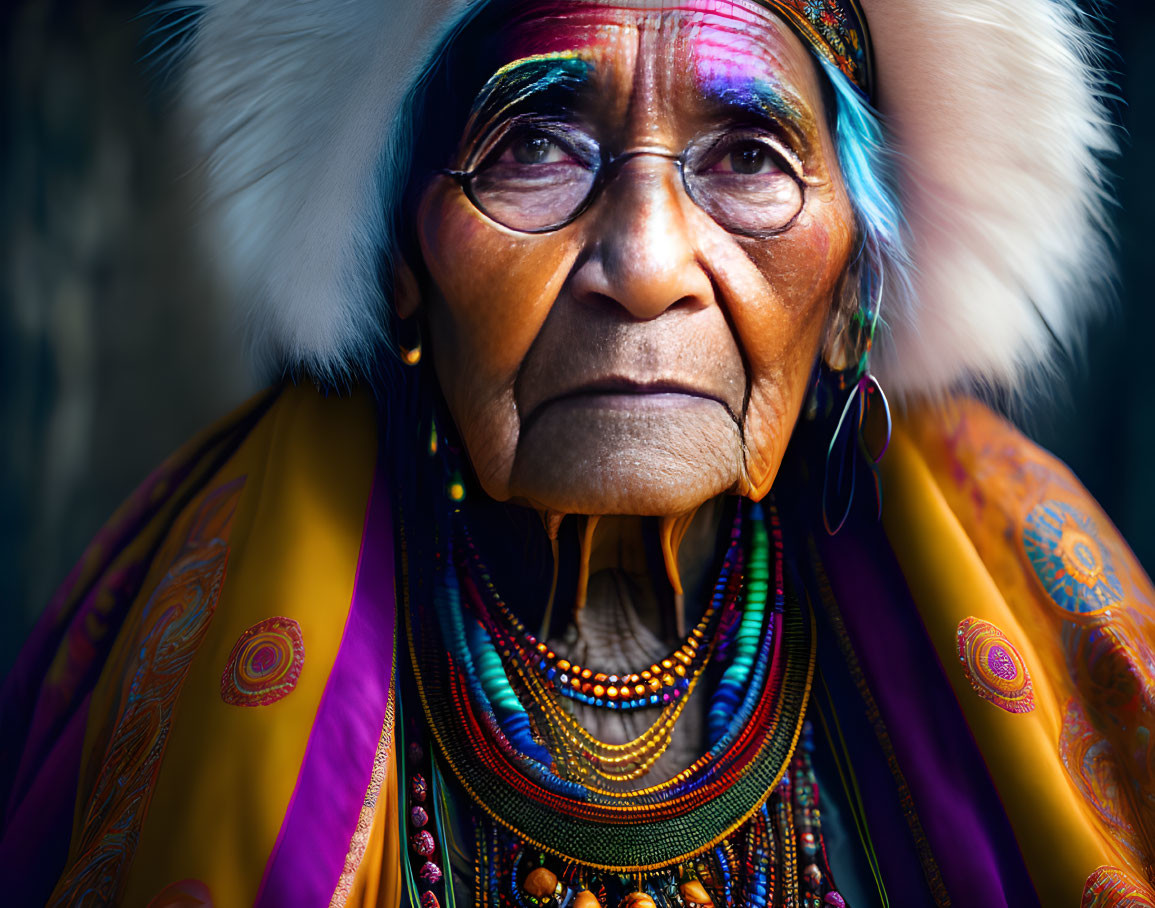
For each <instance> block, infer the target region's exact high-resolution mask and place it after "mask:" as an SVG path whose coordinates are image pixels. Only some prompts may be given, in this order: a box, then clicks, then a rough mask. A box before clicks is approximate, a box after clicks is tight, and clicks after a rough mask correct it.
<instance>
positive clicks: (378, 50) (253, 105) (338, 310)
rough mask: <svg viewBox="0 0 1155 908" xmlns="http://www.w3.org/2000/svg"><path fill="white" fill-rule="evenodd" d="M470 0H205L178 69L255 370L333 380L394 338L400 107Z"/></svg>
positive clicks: (224, 266)
mask: <svg viewBox="0 0 1155 908" xmlns="http://www.w3.org/2000/svg"><path fill="white" fill-rule="evenodd" d="M464 6H465V0H324V2H322V0H205V2H204V3H203V5H202V12H201V15H200V18H199V22H198V24H197V26H196V32H195V35H194V37H193V42H192V48H191V50H190V51H189V55H188V58H187V60H186V62H185V64H184V69H183V73H182V78H181V83H182V84H181V88H180V95H181V107H182V113H183V114H184V115H185V116H186V117H187V118H188V119H189V121H190V125H191V127H192V130H193V134H194V141H195V142H196V144H197V146H198V147H199V149H200V150H201V153H202V154H203V156H204V162H205V167H206V168H207V192H208V199H207V202H208V215H209V216H208V219H207V223H206V225H205V226H206V228H207V231H208V241H209V243H210V249H212V250H214V251H215V253H216V255H217V259H218V262H219V266H220V268H221V270H222V272H223V275H224V278H225V283H226V287H227V290H228V292H229V293H230V294H231V295H232V296H233V297H234V298H235V299H236V300H237V303H238V306H239V308H240V309H241V311H242V313H243V316H244V319H245V321H246V323H247V327H248V331H249V335H250V339H251V342H252V345H253V348H254V354H255V356H256V359H257V361H258V365H259V366H260V367H261V368H263V369H268V368H270V367H271V368H274V369H278V368H279V369H304V370H305V371H308V372H311V373H313V374H314V375H316V376H318V377H319V378H322V379H325V380H330V381H332V380H342V379H345V378H347V377H349V376H350V374H351V373H355V372H358V371H362V370H363V368H364V366H365V365H366V362H367V360H369V359H370V358H371V357H373V356H375V355H377V354H378V353H379V351H380V350H381V346H382V341H383V340H384V334H385V325H386V324H387V313H386V310H385V305H384V304H385V300H384V296H383V292H382V291H383V288H382V286H381V279H380V275H381V270H382V269H381V262H382V260H383V256H384V255H385V254H386V249H385V237H386V229H387V222H386V212H387V211H388V210H389V206H390V205H391V203H392V201H393V200H392V199H391V198H390V195H391V194H392V193H393V192H394V187H393V181H392V180H391V179H389V177H390V175H391V171H395V170H396V169H397V168H398V166H399V165H400V164H401V163H403V162H402V161H400V160H399V159H398V157H399V155H403V154H404V150H403V149H401V148H400V147H399V146H400V142H398V143H397V144H396V145H395V144H394V142H393V141H391V138H392V139H396V138H398V137H399V134H400V136H405V135H407V130H406V129H405V128H404V126H403V125H402V128H400V129H398V128H396V124H395V119H396V115H397V113H398V112H399V110H400V109H401V107H402V104H403V102H404V100H405V96H406V95H407V93H408V92H409V90H410V88H411V86H412V85H413V84H414V82H415V81H416V80H417V78H418V77H419V76H420V74H421V72H422V70H423V68H424V64H425V62H426V59H427V58H428V56H429V55H430V53H431V52H432V50H433V49H434V47H435V46H436V44H437V43H438V41H439V40H440V39H441V37H442V35H443V33H444V31H445V30H446V28H447V26H448V25H449V24H450V23H452V21H453V20H454V19H456V18H457V16H458V15H459V12H460V9H461V8H462V7H464Z"/></svg>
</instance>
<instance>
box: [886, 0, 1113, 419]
mask: <svg viewBox="0 0 1155 908" xmlns="http://www.w3.org/2000/svg"><path fill="white" fill-rule="evenodd" d="M863 6H864V8H865V12H866V16H867V21H868V22H869V23H870V29H871V35H872V38H873V41H874V48H875V55H876V59H877V60H878V65H877V73H878V77H879V88H878V94H879V98H878V107H879V109H880V111H881V113H882V115H883V118H884V120H885V121H886V123H887V126H888V128H889V130H890V132H891V133H892V136H893V142H894V146H895V151H896V157H897V162H898V182H899V188H900V193H901V196H902V202H903V212H904V214H905V217H906V221H907V225H908V227H909V238H908V243H909V251H910V256H911V260H912V262H913V266H914V273H913V276H912V281H911V285H912V290H913V295H912V297H911V298H906V299H903V298H897V297H893V296H892V297H884V300H883V304H882V317H883V319H884V320H885V329H884V330H883V331H882V332H880V333H881V337H880V342H879V353H880V357H879V362H878V372H879V376H880V380H881V381H882V382H883V385H884V387H886V388H887V389H892V388H893V389H894V390H895V391H897V392H898V393H899V394H900V395H901V396H903V397H906V398H908V399H909V398H914V397H919V396H927V395H931V396H935V395H939V394H942V393H944V392H947V391H949V390H953V389H955V388H957V387H958V386H960V385H969V386H971V387H976V386H977V387H978V388H980V389H981V388H987V389H1002V390H1009V391H1012V392H1016V393H1017V392H1021V391H1022V389H1023V388H1024V386H1025V385H1029V384H1031V383H1033V382H1037V381H1038V376H1037V373H1038V367H1040V366H1044V367H1047V366H1052V363H1053V362H1054V360H1053V355H1054V354H1055V353H1056V352H1057V351H1056V350H1055V345H1056V343H1058V344H1059V345H1061V346H1063V347H1065V348H1067V349H1070V348H1073V347H1077V346H1079V343H1080V341H1081V338H1082V332H1083V328H1084V325H1085V321H1086V317H1087V316H1088V315H1090V314H1091V313H1093V312H1094V311H1095V310H1096V309H1097V308H1098V306H1099V304H1100V303H1101V302H1102V298H1103V295H1104V294H1105V291H1106V290H1107V286H1106V285H1107V283H1108V279H1109V278H1110V277H1111V276H1112V275H1113V268H1112V265H1111V262H1110V254H1109V251H1108V249H1107V243H1106V239H1105V237H1106V230H1105V216H1104V204H1105V200H1106V193H1105V185H1104V184H1105V177H1104V174H1103V169H1102V165H1101V163H1100V159H1101V157H1102V156H1104V155H1106V154H1109V153H1111V152H1113V151H1114V148H1115V146H1114V138H1113V129H1112V127H1111V125H1110V121H1109V119H1108V117H1107V114H1106V111H1105V110H1104V108H1103V104H1102V101H1101V96H1102V93H1103V91H1104V89H1105V86H1106V82H1105V76H1104V74H1103V72H1102V71H1101V70H1100V69H1099V68H1098V66H1097V60H1098V58H1099V46H1098V43H1097V39H1096V36H1095V35H1094V34H1093V32H1092V31H1090V29H1089V28H1088V22H1087V20H1086V19H1085V18H1084V17H1083V16H1082V14H1080V13H1079V12H1078V9H1077V6H1076V4H1075V2H1073V0H1016V2H1013V3H1010V2H1007V0H951V2H949V3H928V2H926V0H864V3H863ZM1052 367H1053V366H1052Z"/></svg>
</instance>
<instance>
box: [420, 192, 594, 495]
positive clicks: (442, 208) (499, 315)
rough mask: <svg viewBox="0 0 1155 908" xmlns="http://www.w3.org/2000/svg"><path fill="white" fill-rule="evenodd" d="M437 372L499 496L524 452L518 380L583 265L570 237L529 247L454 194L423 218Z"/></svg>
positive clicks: (430, 197)
mask: <svg viewBox="0 0 1155 908" xmlns="http://www.w3.org/2000/svg"><path fill="white" fill-rule="evenodd" d="M418 224H419V235H420V240H421V251H422V254H423V256H424V259H425V264H426V267H427V268H428V270H429V274H430V277H431V278H432V280H433V283H434V285H435V286H436V289H437V292H436V293H434V294H431V299H429V300H428V311H427V318H428V322H429V327H430V332H431V334H432V338H431V340H432V348H433V357H434V365H435V367H436V370H437V376H438V379H439V381H440V383H441V388H442V391H443V393H444V394H445V398H446V401H447V402H448V404H449V408H450V410H451V412H452V413H453V417H454V419H455V420H456V422H457V425H458V428H459V429H460V430H461V432H462V435H463V436H464V441H465V444H466V447H467V448H468V450H469V453H470V457H471V460H472V461H473V464H474V466H475V468H477V470H478V473H479V478H481V480H482V482H483V484H485V485H486V487H487V489H490V490H492V492H493V493H499V492H500V489H499V488H497V487H495V486H496V485H499V484H500V482H501V481H502V478H501V477H500V476H497V475H489V476H486V475H482V474H484V473H487V472H488V473H490V474H496V473H499V472H501V471H503V469H504V467H502V466H500V465H501V464H506V465H508V464H509V463H511V462H512V457H513V453H514V449H515V447H516V443H517V430H518V423H517V410H516V406H515V403H514V398H513V386H514V382H515V380H516V378H517V374H518V370H519V369H520V367H521V364H522V361H523V360H524V358H525V355H526V353H527V351H528V350H529V348H530V346H531V345H532V343H533V341H534V339H535V338H536V337H537V334H538V331H539V330H540V328H541V325H542V323H543V322H544V321H545V318H546V316H547V315H548V314H549V311H550V308H551V307H552V305H553V302H554V300H555V299H556V298H557V294H558V292H559V290H560V288H561V286H562V284H563V283H564V281H565V278H566V275H567V274H568V273H569V269H570V267H571V265H572V262H573V259H574V258H575V256H576V248H575V244H574V242H573V241H572V240H571V238H569V237H568V236H567V235H565V234H564V232H559V233H556V234H547V235H543V236H536V237H528V236H518V235H515V234H510V233H507V232H505V231H504V230H502V229H500V228H498V227H496V226H494V225H493V224H492V223H490V222H489V221H488V220H486V219H485V217H484V216H483V215H482V214H481V213H480V212H478V211H477V210H476V209H475V208H474V207H473V205H472V204H471V203H470V202H469V200H468V199H466V198H464V196H462V195H461V193H460V192H459V191H457V190H456V189H455V188H451V189H448V190H447V189H445V188H442V187H435V188H433V189H431V190H430V192H429V193H428V194H427V195H426V198H425V200H424V201H423V203H422V205H421V208H420V210H419V212H418Z"/></svg>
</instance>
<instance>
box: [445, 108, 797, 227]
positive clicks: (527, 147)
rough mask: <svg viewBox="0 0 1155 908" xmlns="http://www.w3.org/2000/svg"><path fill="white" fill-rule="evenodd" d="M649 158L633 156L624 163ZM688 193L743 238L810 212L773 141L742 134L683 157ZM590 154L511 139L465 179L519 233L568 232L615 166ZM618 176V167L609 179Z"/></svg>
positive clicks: (542, 136)
mask: <svg viewBox="0 0 1155 908" xmlns="http://www.w3.org/2000/svg"><path fill="white" fill-rule="evenodd" d="M633 156H641V155H640V154H638V153H627V154H626V155H623V156H622V157H621V159H619V160H624V159H625V158H628V157H633ZM679 161H680V163H681V170H682V178H683V182H684V184H685V188H686V192H687V194H688V195H689V196H690V198H691V199H693V201H694V202H695V203H696V204H697V205H699V206H700V207H701V208H702V209H703V210H705V211H706V213H707V214H709V215H710V216H711V217H712V218H713V219H714V220H715V221H717V222H718V224H720V225H721V226H722V227H723V228H725V229H727V230H731V231H734V232H737V233H743V234H751V235H758V234H768V233H773V232H775V231H778V230H781V229H782V228H783V227H785V226H787V225H788V224H789V223H790V222H791V221H793V219H794V218H795V217H796V216H797V214H798V212H799V211H800V210H801V209H802V204H803V188H802V182H801V180H800V178H799V177H798V176H797V175H795V174H794V173H793V172H792V170H791V167H790V165H789V164H788V163H787V162H786V161H785V160H784V156H783V154H782V153H781V151H780V150H778V149H777V148H776V147H775V145H774V144H773V143H772V142H771V141H770V140H769V139H768V138H767V137H765V136H763V135H761V134H753V135H752V134H750V133H744V132H738V133H734V134H728V135H724V136H721V137H717V136H711V137H706V138H704V139H701V140H698V141H695V142H692V143H690V145H689V146H688V147H687V148H686V150H685V151H684V152H683V154H682V155H681V157H680V158H679ZM614 163H615V162H614V161H608V162H604V163H603V160H602V159H601V158H600V157H595V156H594V155H591V153H590V152H589V150H588V148H587V149H583V151H582V152H579V151H577V150H575V146H574V144H572V143H570V142H568V141H566V140H565V139H564V138H562V137H560V136H557V135H552V134H550V133H548V132H545V131H542V130H532V131H526V132H518V133H515V134H514V135H511V136H509V137H507V139H506V140H505V141H503V142H502V143H501V144H500V145H499V146H498V148H497V149H496V150H495V151H494V152H493V153H492V154H490V155H489V156H488V157H487V158H486V159H485V160H483V162H482V163H481V164H480V165H479V166H477V167H476V168H475V169H474V170H472V171H470V172H469V173H467V174H464V175H463V176H464V183H465V187H466V191H467V193H468V194H469V195H470V198H471V199H472V200H473V202H474V204H475V205H477V207H478V208H480V209H481V211H482V212H484V213H485V214H486V215H487V216H488V217H490V218H492V219H493V220H494V221H497V222H498V223H499V224H502V225H504V226H506V227H508V228H510V229H511V230H518V231H522V232H542V231H546V230H551V229H555V228H557V227H560V226H562V225H564V224H566V223H568V222H569V221H570V220H572V219H573V218H574V217H575V216H576V215H577V214H579V213H580V212H581V211H583V210H584V209H585V207H586V206H587V205H588V204H589V203H590V202H591V201H592V198H591V194H593V193H595V192H596V191H598V189H599V188H600V187H599V178H598V177H599V171H600V170H603V169H604V168H605V167H606V166H610V167H611V168H612V167H613V164H614ZM612 176H613V171H612V169H611V170H610V171H608V172H606V173H605V177H606V178H611V177H612Z"/></svg>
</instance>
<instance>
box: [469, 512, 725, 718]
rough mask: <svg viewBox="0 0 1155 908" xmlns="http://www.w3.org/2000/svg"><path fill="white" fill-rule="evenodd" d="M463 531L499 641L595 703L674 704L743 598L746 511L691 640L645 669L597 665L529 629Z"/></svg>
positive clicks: (560, 690)
mask: <svg viewBox="0 0 1155 908" xmlns="http://www.w3.org/2000/svg"><path fill="white" fill-rule="evenodd" d="M463 535H464V552H463V558H462V561H461V564H460V567H461V568H463V569H464V571H466V572H468V573H469V575H470V578H471V580H472V581H473V586H474V587H475V589H477V590H478V591H479V593H480V601H479V602H478V605H479V606H480V611H481V617H482V620H483V621H484V622H485V624H486V629H487V630H488V631H489V634H490V636H491V637H492V638H493V640H494V643H495V644H496V645H498V646H499V647H501V648H503V649H508V650H509V652H510V655H511V657H512V658H513V659H515V660H516V661H517V663H518V664H519V665H520V666H521V667H522V668H524V669H525V670H526V671H532V672H534V673H535V674H536V675H537V676H538V677H539V678H541V679H542V681H543V682H544V683H546V684H547V685H548V686H549V687H551V688H552V689H553V690H554V691H555V692H556V693H557V694H559V695H561V696H563V697H567V698H570V699H573V700H577V701H579V702H581V703H586V704H588V705H590V706H598V707H603V706H604V707H609V708H610V709H622V710H630V709H640V708H645V707H651V706H656V705H659V704H668V703H671V702H672V701H674V700H676V699H678V698H680V697H682V696H684V695H685V694H686V693H687V692H688V690H689V688H690V679H691V678H692V677H693V676H694V675H696V674H697V673H698V671H699V669H700V668H702V667H703V665H704V663H705V661H706V660H707V659H708V652H709V646H708V644H709V642H710V641H711V640H712V639H713V637H714V632H715V631H716V630H717V626H718V624H719V623H720V620H721V619H722V616H723V615H725V614H726V613H727V608H728V607H731V608H732V606H733V605H734V604H735V601H736V599H737V595H736V593H737V590H736V585H735V586H731V583H730V580H731V577H732V574H733V567H734V560H735V558H737V557H739V555H740V546H739V542H740V536H741V520H740V516H738V517H736V518H735V521H734V526H733V527H732V529H731V531H730V546H729V549H728V550H727V552H726V557H725V559H724V561H723V564H722V571H721V574H720V576H719V578H718V582H717V583H716V584H715V586H714V594H713V597H712V598H711V601H710V604H709V606H707V608H706V611H705V613H704V614H703V615H702V618H701V620H700V621H699V622H698V624H697V626H696V627H694V629H693V630H692V631H690V633H689V635H688V636H687V637H686V639H685V641H684V642H683V643H682V644H681V645H680V646H679V647H678V648H677V649H675V650H674V651H673V652H671V653H670V654H669V655H668V656H666V657H665V658H663V659H659V660H657V661H655V662H653V663H652V664H651V665H650V666H649V667H648V668H645V669H642V670H641V671H639V672H620V673H612V672H599V671H594V670H593V669H591V668H583V667H582V666H581V665H579V664H577V663H571V662H570V661H569V660H567V659H562V658H561V657H559V656H558V655H557V654H556V653H554V652H553V650H551V649H550V648H549V647H548V646H547V645H546V644H545V643H543V642H540V641H539V640H537V638H536V637H534V636H533V634H531V633H529V631H528V630H527V629H526V627H525V625H524V624H522V622H521V621H520V620H518V618H517V616H516V615H514V614H513V612H512V611H511V610H510V608H509V606H508V605H506V603H505V601H504V600H503V599H502V598H501V596H500V595H498V593H497V590H496V589H494V586H493V581H492V578H491V577H490V576H489V574H488V573H487V572H486V570H485V567H484V566H483V565H482V563H481V556H480V554H479V553H478V551H477V549H476V547H475V546H474V544H473V540H472V538H471V537H470V536H469V534H468V532H466V533H464V534H463ZM487 606H488V607H487Z"/></svg>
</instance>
